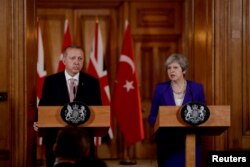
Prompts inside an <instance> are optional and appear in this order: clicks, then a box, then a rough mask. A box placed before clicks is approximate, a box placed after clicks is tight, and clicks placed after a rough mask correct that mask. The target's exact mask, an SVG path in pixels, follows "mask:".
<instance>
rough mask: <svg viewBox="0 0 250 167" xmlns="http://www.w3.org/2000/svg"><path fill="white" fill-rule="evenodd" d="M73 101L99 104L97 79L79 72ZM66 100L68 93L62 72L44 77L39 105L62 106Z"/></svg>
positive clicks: (99, 95) (67, 100) (99, 96)
mask: <svg viewBox="0 0 250 167" xmlns="http://www.w3.org/2000/svg"><path fill="white" fill-rule="evenodd" d="M75 101H80V102H83V103H85V104H86V105H101V104H102V103H101V93H100V86H99V82H98V80H97V79H95V78H94V77H92V76H90V75H88V74H86V73H83V72H80V75H79V83H78V87H77V92H76V98H75ZM68 102H69V93H68V88H67V81H66V77H65V74H64V72H60V73H56V74H53V75H50V76H48V77H46V78H45V81H44V86H43V91H42V98H41V100H40V102H39V106H63V105H64V104H66V103H68Z"/></svg>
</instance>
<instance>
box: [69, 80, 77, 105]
mask: <svg viewBox="0 0 250 167" xmlns="http://www.w3.org/2000/svg"><path fill="white" fill-rule="evenodd" d="M75 96H76V79H74V78H71V79H69V99H70V102H73V101H74V99H75Z"/></svg>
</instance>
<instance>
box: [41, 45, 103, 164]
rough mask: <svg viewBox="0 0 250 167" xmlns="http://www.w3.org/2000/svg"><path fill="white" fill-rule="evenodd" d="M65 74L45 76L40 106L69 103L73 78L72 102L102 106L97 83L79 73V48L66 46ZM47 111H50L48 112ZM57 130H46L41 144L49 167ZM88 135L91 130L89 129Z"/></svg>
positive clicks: (52, 159)
mask: <svg viewBox="0 0 250 167" xmlns="http://www.w3.org/2000/svg"><path fill="white" fill-rule="evenodd" d="M63 63H64V65H65V71H63V72H59V73H56V74H52V75H50V76H47V77H46V78H45V81H44V86H43V91H42V97H41V100H40V102H39V106H63V105H65V104H66V103H68V102H70V101H72V100H70V97H69V96H70V85H69V84H70V79H72V78H73V80H74V84H75V89H74V99H73V100H74V101H80V102H83V103H85V104H86V105H101V94H100V87H99V82H98V80H97V79H95V78H94V77H92V76H90V75H88V74H86V73H84V72H82V71H81V70H82V67H83V63H84V55H83V50H82V49H81V48H80V47H78V46H73V45H72V46H69V47H67V48H66V49H65V51H64V54H63ZM48 112H49V111H48ZM57 132H58V129H57V128H47V129H45V136H44V144H45V147H46V165H47V167H52V166H53V163H54V161H55V157H54V154H53V145H54V143H55V140H56V135H57ZM88 132H89V135H90V136H92V137H93V136H94V134H93V131H91V130H88ZM94 154H95V151H94V142H93V140H92V141H91V153H90V156H94Z"/></svg>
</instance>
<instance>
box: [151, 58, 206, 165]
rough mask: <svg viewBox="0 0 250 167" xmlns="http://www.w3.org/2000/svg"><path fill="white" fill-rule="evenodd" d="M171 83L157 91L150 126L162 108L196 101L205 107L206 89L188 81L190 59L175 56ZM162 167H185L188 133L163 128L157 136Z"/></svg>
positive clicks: (168, 64)
mask: <svg viewBox="0 0 250 167" xmlns="http://www.w3.org/2000/svg"><path fill="white" fill-rule="evenodd" d="M164 65H165V67H166V71H167V74H168V77H169V81H166V82H163V83H159V84H157V85H156V87H155V92H154V95H153V99H152V104H151V111H150V115H149V123H150V125H151V126H154V124H155V121H156V118H157V115H158V110H159V106H182V105H184V104H186V103H189V102H192V101H195V102H200V103H202V104H205V95H204V91H203V86H202V85H201V84H199V83H196V82H193V81H189V80H186V79H185V74H186V72H187V69H188V61H187V58H186V57H184V56H183V55H181V54H172V55H170V57H168V59H167V60H166V62H165V64H164ZM155 142H156V147H157V161H158V166H159V167H185V132H183V131H182V130H181V129H178V128H172V129H163V128H160V129H159V130H158V131H157V132H156V134H155ZM196 166H197V167H198V166H200V139H199V138H198V139H197V144H196Z"/></svg>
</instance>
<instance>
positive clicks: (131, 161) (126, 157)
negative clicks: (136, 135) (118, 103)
mask: <svg viewBox="0 0 250 167" xmlns="http://www.w3.org/2000/svg"><path fill="white" fill-rule="evenodd" d="M134 148H135V146H134V145H127V144H126V142H125V140H124V138H123V157H122V160H121V161H120V165H136V164H137V162H136V160H135V156H134V155H135V150H134ZM131 150H132V153H133V156H132V158H131Z"/></svg>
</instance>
